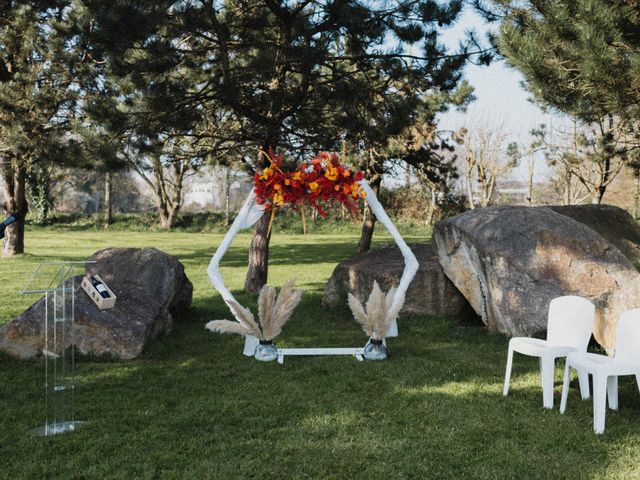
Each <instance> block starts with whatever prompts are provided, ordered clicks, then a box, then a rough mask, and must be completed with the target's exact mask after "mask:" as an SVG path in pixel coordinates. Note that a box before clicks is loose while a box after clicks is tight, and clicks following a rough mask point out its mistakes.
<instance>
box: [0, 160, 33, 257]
mask: <svg viewBox="0 0 640 480" xmlns="http://www.w3.org/2000/svg"><path fill="white" fill-rule="evenodd" d="M2 181H3V187H4V194H5V208H6V210H7V212H8V213H13V214H14V215H16V217H17V218H18V220H17V221H16V222H14V223H12V224H11V225H9V226H8V227H7V229H6V230H5V240H4V249H3V255H4V256H11V255H17V254H19V253H24V218H25V216H26V214H27V201H26V197H25V183H26V171H25V168H24V166H22V165H17V164H16V163H14V162H7V163H5V164H4V167H3V169H2Z"/></svg>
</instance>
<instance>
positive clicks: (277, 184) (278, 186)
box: [273, 183, 282, 190]
mask: <svg viewBox="0 0 640 480" xmlns="http://www.w3.org/2000/svg"><path fill="white" fill-rule="evenodd" d="M273 189H274V190H282V185H280V184H279V183H276V184H275V185H274V186H273Z"/></svg>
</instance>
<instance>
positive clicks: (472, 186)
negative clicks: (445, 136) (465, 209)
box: [457, 127, 518, 209]
mask: <svg viewBox="0 0 640 480" xmlns="http://www.w3.org/2000/svg"><path fill="white" fill-rule="evenodd" d="M506 138H507V137H506V134H505V133H504V131H503V129H502V128H495V129H487V128H484V127H475V128H472V129H471V130H467V129H466V128H463V129H461V130H460V132H459V134H458V135H457V139H458V142H459V143H460V144H461V145H462V147H463V150H464V173H465V180H466V184H467V196H468V201H469V208H471V209H474V208H475V207H476V202H475V198H476V195H477V197H478V201H479V204H480V206H481V207H487V206H488V205H489V204H490V203H491V201H492V199H493V195H494V193H495V188H496V184H497V181H498V179H499V178H501V177H504V176H505V175H506V174H508V173H509V172H510V171H511V170H513V168H514V167H516V166H517V163H518V159H517V158H514V157H513V156H510V155H509V146H508V145H507V144H506ZM476 187H477V188H476Z"/></svg>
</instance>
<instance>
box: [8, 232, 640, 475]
mask: <svg viewBox="0 0 640 480" xmlns="http://www.w3.org/2000/svg"><path fill="white" fill-rule="evenodd" d="M221 238H222V235H220V234H199V233H163V232H154V233H126V232H116V233H110V232H106V233H105V232H82V231H69V232H63V231H54V230H51V229H36V230H34V231H30V232H28V237H27V251H28V253H27V254H26V255H24V256H22V257H21V258H16V259H2V260H0V279H1V280H0V281H1V283H0V293H1V294H2V295H1V297H0V298H1V299H2V303H1V305H0V323H3V322H5V321H8V320H9V319H10V318H12V317H13V316H15V315H16V314H18V313H20V312H21V310H22V309H23V308H25V307H26V306H28V305H29V304H30V303H31V302H32V301H33V299H32V298H25V297H21V296H19V295H18V294H17V293H16V292H17V290H18V289H19V288H20V287H21V286H22V284H23V283H24V282H25V281H26V279H27V278H28V275H29V273H30V271H31V270H32V268H33V267H34V265H36V264H37V263H38V262H39V261H42V260H45V259H53V258H57V259H83V258H86V257H87V256H88V255H90V254H91V253H92V252H94V251H95V250H97V249H100V248H103V247H107V246H139V247H142V246H155V247H158V248H160V249H162V250H164V251H167V252H169V253H172V254H174V255H177V256H178V258H179V259H180V260H181V261H182V262H183V263H184V265H185V267H186V270H187V274H188V276H189V278H190V279H191V281H192V282H193V284H194V302H193V307H192V309H191V310H190V312H189V313H188V314H187V315H186V316H184V317H183V318H178V319H177V320H176V323H175V326H174V330H173V332H172V333H171V335H170V336H169V337H167V338H163V339H160V340H157V341H155V342H153V343H152V345H151V346H150V347H149V348H148V350H147V351H146V352H145V354H144V355H143V356H142V357H141V358H139V359H137V360H135V361H129V362H113V361H105V360H96V359H91V360H89V359H80V360H78V362H77V372H78V378H77V380H78V389H77V395H76V410H77V418H78V419H81V420H87V421H89V422H90V423H89V425H88V426H87V427H86V428H84V429H81V430H79V431H77V432H74V433H71V434H66V435H62V436H59V437H49V438H37V437H31V436H29V435H27V431H28V430H29V429H31V428H33V427H36V426H39V425H40V424H41V423H42V422H43V420H44V419H43V418H42V412H43V409H44V404H43V391H42V383H43V362H42V361H32V362H20V361H15V360H11V359H9V358H7V357H3V356H0V478H6V479H21V478H37V479H41V478H60V479H74V478H77V479H81V478H82V479H101V478H118V479H119V478H122V479H134V478H140V479H171V478H192V479H208V478H216V479H217V478H219V479H233V478H239V479H246V478H265V479H266V478H269V479H270V478H280V479H293V478H317V479H333V478H335V479H352V478H366V479H378V478H380V479H383V478H389V479H405V478H415V479H437V478H443V479H466V478H479V479H480V478H482V479H502V478H505V479H511V478H514V479H515V478H527V479H537V478H558V479H565V478H576V479H586V478H611V479H613V478H616V479H629V478H640V460H639V459H640V395H639V394H638V390H637V388H636V385H635V383H634V382H632V381H631V380H626V379H625V380H623V381H621V384H620V388H621V391H620V405H621V411H620V413H614V412H608V413H607V427H606V432H605V434H604V435H602V436H595V435H594V434H593V431H592V422H591V420H592V419H591V414H592V411H591V404H590V403H589V402H581V401H580V400H579V394H578V392H577V385H574V387H575V388H574V389H572V392H571V395H570V399H569V407H568V411H567V413H566V414H565V415H560V414H559V412H558V410H557V409H554V410H552V411H546V410H544V409H543V408H542V392H541V390H540V387H539V384H538V373H537V363H536V362H535V360H533V359H527V358H524V357H517V358H516V359H515V362H514V363H515V368H514V376H513V382H512V392H511V394H510V396H509V397H507V398H504V397H502V378H503V373H504V370H503V369H504V365H505V358H506V346H507V339H506V338H505V337H503V336H502V335H499V334H492V333H488V332H487V331H486V330H484V329H482V328H479V327H475V326H470V325H461V324H459V323H457V322H456V321H455V319H452V320H446V319H437V318H425V317H413V318H402V319H401V320H400V322H399V327H400V336H399V337H398V338H394V339H390V340H389V342H388V346H389V349H390V357H389V359H388V360H387V361H385V362H381V363H369V362H357V361H356V360H355V359H353V358H349V357H306V358H304V357H302V358H301V357H290V358H287V360H286V362H285V364H284V365H278V364H277V363H271V364H262V363H259V362H257V361H255V360H253V359H252V358H246V357H244V356H242V355H241V350H242V344H243V342H242V339H241V338H239V337H235V336H222V335H215V334H212V333H209V332H207V331H205V330H204V325H205V323H206V322H207V321H209V320H212V319H220V318H230V314H229V312H228V311H227V309H226V307H225V305H224V304H223V302H222V301H221V299H220V297H219V296H218V295H217V293H216V292H215V291H214V290H213V289H212V288H211V287H210V285H209V283H208V280H207V278H206V266H207V264H208V261H209V259H210V256H211V255H212V254H213V251H214V250H215V247H216V245H217V244H218V243H219V242H220V240H221ZM408 240H409V241H412V242H416V241H420V240H424V238H420V237H419V236H413V237H411V236H409V237H408ZM355 242H356V235H355V232H354V234H351V235H349V234H334V235H331V234H326V235H309V236H307V237H303V236H301V235H292V234H291V233H287V234H282V233H280V234H278V232H276V233H275V235H274V237H273V242H272V243H273V248H272V256H271V270H270V275H271V276H270V278H271V281H272V282H273V283H274V284H275V285H281V284H282V283H283V282H284V281H285V280H286V279H288V278H290V277H296V278H297V279H298V284H299V285H301V286H302V287H304V289H305V290H306V294H305V297H304V299H303V302H302V304H301V306H300V307H299V309H298V310H297V311H296V313H295V314H294V317H293V319H292V320H291V322H290V324H289V325H287V327H286V328H285V332H284V334H283V336H282V338H281V340H280V342H279V343H280V345H283V346H358V345H364V343H365V341H366V339H365V338H364V335H363V334H362V333H361V332H360V330H359V328H358V327H357V326H356V324H355V322H354V321H353V320H352V319H351V318H350V314H349V312H348V310H347V309H346V308H336V309H327V308H325V307H322V306H321V304H320V299H321V292H322V287H323V285H324V282H325V281H326V280H327V278H328V277H329V275H330V274H331V271H332V269H333V267H334V266H335V264H336V263H337V262H338V261H340V260H341V259H344V258H346V257H347V256H349V255H350V252H352V250H353V246H354V244H355ZM376 242H377V243H379V244H382V243H388V242H389V239H388V237H384V236H381V237H379V238H377V239H376ZM248 243H249V236H248V235H244V236H240V237H238V238H237V239H236V242H235V243H234V245H233V247H232V248H231V249H230V251H229V253H228V255H227V257H226V258H225V261H224V262H223V266H224V269H223V274H224V275H225V278H226V280H227V283H228V285H229V286H230V288H232V289H233V290H235V291H239V289H240V288H241V285H242V281H243V279H244V272H245V267H246V255H247V251H246V248H247V246H248ZM238 298H239V300H240V301H241V302H244V303H246V304H249V305H251V306H252V307H253V306H255V303H254V301H253V300H252V299H250V298H248V297H247V296H245V295H240V294H239V295H238ZM556 379H557V381H556V403H559V392H560V384H559V380H560V370H558V371H557V377H556ZM576 383H577V382H576Z"/></svg>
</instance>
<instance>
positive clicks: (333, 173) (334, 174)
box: [324, 165, 338, 182]
mask: <svg viewBox="0 0 640 480" xmlns="http://www.w3.org/2000/svg"><path fill="white" fill-rule="evenodd" d="M324 176H325V177H327V178H328V179H329V180H331V181H332V182H335V181H336V180H337V179H338V169H337V168H333V167H332V166H330V165H327V171H326V172H325V173H324Z"/></svg>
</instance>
